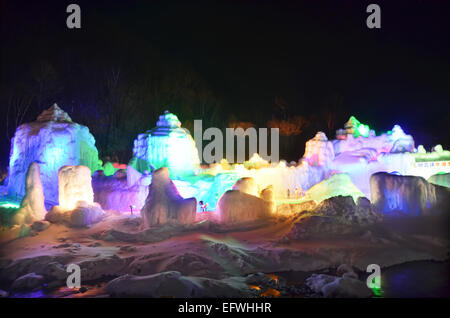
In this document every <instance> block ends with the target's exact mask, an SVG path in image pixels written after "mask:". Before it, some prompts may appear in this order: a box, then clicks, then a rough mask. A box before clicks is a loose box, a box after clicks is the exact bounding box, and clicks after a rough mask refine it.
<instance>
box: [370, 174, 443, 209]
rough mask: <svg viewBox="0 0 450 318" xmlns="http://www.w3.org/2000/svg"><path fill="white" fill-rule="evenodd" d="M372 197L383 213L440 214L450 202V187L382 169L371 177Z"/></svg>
mask: <svg viewBox="0 0 450 318" xmlns="http://www.w3.org/2000/svg"><path fill="white" fill-rule="evenodd" d="M370 188H371V201H372V203H373V204H374V205H375V206H376V207H377V209H378V210H379V211H381V212H383V213H387V214H391V215H395V216H399V215H400V216H401V215H407V216H420V215H429V214H438V213H439V212H442V209H445V210H446V209H447V208H448V205H449V203H450V189H449V188H445V187H441V186H437V185H434V184H431V183H428V182H427V181H426V180H425V179H424V178H421V177H415V176H399V175H394V174H389V173H385V172H378V173H375V174H373V175H372V176H371V177H370Z"/></svg>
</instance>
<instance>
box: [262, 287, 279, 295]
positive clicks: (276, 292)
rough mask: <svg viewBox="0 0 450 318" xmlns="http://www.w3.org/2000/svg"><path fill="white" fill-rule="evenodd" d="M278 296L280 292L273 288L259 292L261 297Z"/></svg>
mask: <svg viewBox="0 0 450 318" xmlns="http://www.w3.org/2000/svg"><path fill="white" fill-rule="evenodd" d="M269 296H272V297H280V292H279V291H278V290H276V289H273V288H267V289H266V291H265V292H264V293H262V294H261V297H269Z"/></svg>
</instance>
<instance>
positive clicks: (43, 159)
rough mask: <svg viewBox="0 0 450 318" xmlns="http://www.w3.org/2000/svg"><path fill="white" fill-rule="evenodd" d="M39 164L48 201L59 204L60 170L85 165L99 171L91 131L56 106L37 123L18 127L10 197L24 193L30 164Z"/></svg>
mask: <svg viewBox="0 0 450 318" xmlns="http://www.w3.org/2000/svg"><path fill="white" fill-rule="evenodd" d="M35 161H36V162H38V163H39V166H40V169H41V180H42V185H43V188H44V195H45V199H46V201H47V202H50V203H54V204H57V203H58V170H59V168H61V167H62V166H65V165H84V166H87V167H89V169H90V170H91V171H96V170H97V169H99V168H100V166H99V159H98V151H97V148H96V147H95V139H94V137H93V136H92V135H91V133H90V132H89V129H88V128H87V127H85V126H83V125H79V124H77V123H74V122H72V120H71V118H70V117H69V115H67V113H65V112H64V111H63V110H61V109H60V108H59V107H58V105H56V104H54V105H53V106H51V107H50V108H49V109H47V110H45V111H44V112H43V113H42V114H41V115H39V117H38V118H37V120H36V121H35V122H32V123H27V124H23V125H21V126H19V127H18V128H17V130H16V133H15V135H14V137H13V138H12V140H11V154H10V162H9V178H8V194H9V195H11V196H17V197H22V196H24V194H25V176H26V172H27V169H28V167H29V165H30V164H31V163H32V162H35Z"/></svg>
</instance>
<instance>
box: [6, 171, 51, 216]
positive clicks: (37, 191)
mask: <svg viewBox="0 0 450 318" xmlns="http://www.w3.org/2000/svg"><path fill="white" fill-rule="evenodd" d="M44 200H45V198H44V192H43V189H42V182H41V174H40V169H39V164H38V163H36V162H33V163H31V164H30V166H29V168H28V172H27V176H26V179H25V197H24V198H23V199H22V203H21V204H20V209H19V210H18V211H17V214H16V215H15V216H14V223H15V224H31V223H33V222H34V221H39V220H43V219H44V217H45V214H46V213H47V210H46V209H45V205H44Z"/></svg>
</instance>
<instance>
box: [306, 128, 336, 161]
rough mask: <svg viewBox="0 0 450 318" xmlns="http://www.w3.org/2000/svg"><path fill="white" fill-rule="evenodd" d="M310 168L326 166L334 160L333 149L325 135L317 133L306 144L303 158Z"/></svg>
mask: <svg viewBox="0 0 450 318" xmlns="http://www.w3.org/2000/svg"><path fill="white" fill-rule="evenodd" d="M303 158H305V159H306V160H307V161H308V163H309V164H310V165H311V166H328V165H329V163H330V162H331V161H332V160H333V159H334V149H333V144H332V143H331V141H328V138H327V136H326V135H325V133H323V132H321V131H319V132H317V134H316V135H315V136H314V138H313V139H310V140H308V141H307V142H306V146H305V154H304V156H303Z"/></svg>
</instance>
